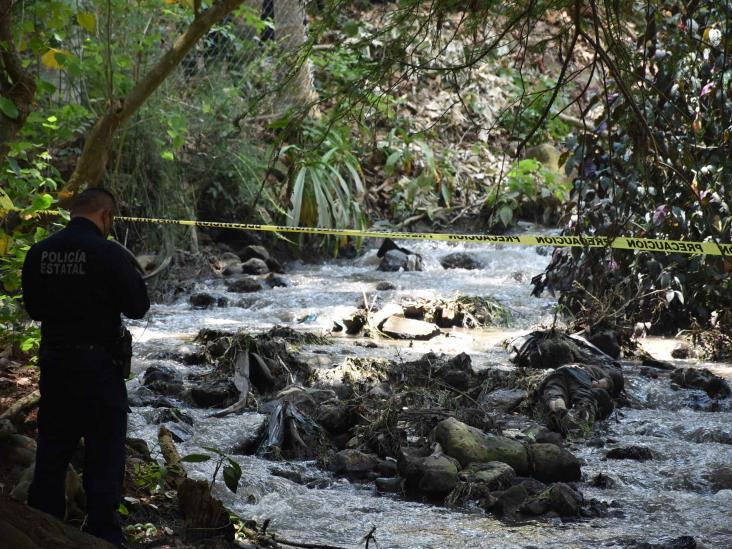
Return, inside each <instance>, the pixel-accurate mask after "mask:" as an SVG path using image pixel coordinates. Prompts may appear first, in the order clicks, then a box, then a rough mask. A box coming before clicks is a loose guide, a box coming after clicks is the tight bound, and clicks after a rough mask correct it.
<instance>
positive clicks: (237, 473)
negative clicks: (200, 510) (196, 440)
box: [181, 446, 242, 494]
mask: <svg viewBox="0 0 732 549" xmlns="http://www.w3.org/2000/svg"><path fill="white" fill-rule="evenodd" d="M203 449H204V450H208V451H209V452H212V453H213V454H215V455H216V456H217V458H216V467H215V468H214V472H213V475H212V476H211V486H210V487H211V489H213V485H214V483H215V482H216V477H217V476H218V474H219V470H221V467H222V465H223V470H222V473H221V474H222V477H223V479H224V484H226V487H227V488H228V489H229V490H231V491H232V492H233V493H234V494H236V491H237V489H238V488H239V480H241V473H242V471H241V466H240V465H239V464H238V463H237V462H236V461H234V460H233V459H232V458H230V457H229V456H227V455H226V454H225V453H224V452H222V451H221V450H219V449H217V448H211V447H208V446H204V448H203ZM210 459H211V456H209V455H208V454H188V455H187V456H184V457H182V458H181V461H183V462H184V463H203V462H204V461H209V460H210Z"/></svg>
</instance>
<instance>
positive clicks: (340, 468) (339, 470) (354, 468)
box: [330, 450, 381, 479]
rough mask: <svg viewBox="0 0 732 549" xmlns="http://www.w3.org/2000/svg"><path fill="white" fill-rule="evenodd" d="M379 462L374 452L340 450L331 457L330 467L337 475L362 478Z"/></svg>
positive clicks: (374, 469)
mask: <svg viewBox="0 0 732 549" xmlns="http://www.w3.org/2000/svg"><path fill="white" fill-rule="evenodd" d="M380 462H381V460H380V459H379V457H378V456H376V455H374V454H366V453H364V452H361V451H359V450H341V451H340V452H338V453H337V454H336V455H335V456H334V457H333V461H332V462H331V466H330V469H331V471H333V472H334V473H336V474H339V475H347V476H348V477H350V478H353V479H362V478H366V477H367V476H369V474H370V473H374V472H375V471H376V470H377V468H378V467H379V465H380Z"/></svg>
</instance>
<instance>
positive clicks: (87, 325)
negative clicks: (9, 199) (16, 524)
mask: <svg viewBox="0 0 732 549" xmlns="http://www.w3.org/2000/svg"><path fill="white" fill-rule="evenodd" d="M115 210H116V204H115V199H114V197H113V196H112V195H111V194H110V193H109V192H107V191H105V190H102V189H96V188H94V189H88V190H86V191H84V192H82V193H81V194H79V196H78V197H77V198H76V201H75V202H74V204H73V206H72V208H71V221H70V222H69V224H68V226H67V227H66V228H65V229H63V230H61V231H59V232H58V233H56V234H54V235H52V236H50V237H49V238H46V239H45V240H43V241H42V242H39V243H37V244H35V245H34V246H33V247H31V249H30V250H29V251H28V255H27V256H26V259H25V263H24V265H23V300H24V302H25V308H26V310H27V311H28V314H29V315H30V316H31V318H33V319H34V320H39V321H41V348H40V352H39V365H40V368H41V377H40V391H41V401H40V406H39V411H38V447H37V451H36V465H35V476H34V478H33V483H32V484H31V486H30V489H29V492H28V503H29V505H31V506H33V507H36V508H38V509H41V510H42V511H46V512H47V513H50V514H52V515H55V516H57V517H59V518H61V519H63V517H64V511H65V507H66V504H65V493H64V483H65V478H66V470H67V468H68V464H69V461H70V459H71V456H72V454H73V452H74V451H75V449H76V447H77V445H78V443H79V439H80V438H81V437H83V438H84V448H85V455H84V470H83V478H84V490H85V492H86V497H87V509H88V517H87V531H88V532H89V533H91V534H93V535H95V536H98V537H100V538H104V539H106V540H108V541H110V542H111V543H113V544H116V545H121V544H122V530H121V526H120V520H119V516H118V514H117V509H118V507H119V504H120V501H121V497H122V481H123V477H124V465H125V457H124V453H125V439H126V432H127V391H126V388H125V384H124V380H123V376H122V372H121V371H120V369H119V365H118V364H117V363H115V360H114V359H115V346H116V345H117V341H118V338H119V334H120V330H121V328H122V324H121V319H120V313H122V314H124V315H125V316H126V317H128V318H142V317H143V316H144V315H145V313H146V312H147V310H148V309H149V307H150V301H149V299H148V295H147V289H146V287H145V283H144V281H143V279H142V277H141V275H140V274H139V273H138V271H137V269H136V268H135V265H134V262H133V259H132V258H131V257H130V256H129V255H128V254H127V252H126V251H125V250H124V249H123V248H122V247H121V246H119V245H117V244H115V243H114V242H111V241H108V240H107V239H106V237H107V236H108V235H109V233H110V231H111V229H112V222H113V219H114V212H115Z"/></svg>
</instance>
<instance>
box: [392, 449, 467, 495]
mask: <svg viewBox="0 0 732 549" xmlns="http://www.w3.org/2000/svg"><path fill="white" fill-rule="evenodd" d="M398 468H399V474H400V475H401V476H402V477H404V479H405V486H406V488H407V489H408V490H409V491H412V492H416V493H420V494H423V495H426V496H430V497H438V498H440V497H445V496H446V495H447V494H449V493H450V492H452V491H453V489H454V488H455V486H457V482H458V467H457V464H456V463H455V460H453V459H450V458H449V457H448V456H446V455H444V454H442V453H441V452H439V451H437V452H435V453H433V454H431V455H428V456H424V455H422V453H421V452H420V451H419V450H416V449H412V448H402V449H401V450H400V452H399V460H398Z"/></svg>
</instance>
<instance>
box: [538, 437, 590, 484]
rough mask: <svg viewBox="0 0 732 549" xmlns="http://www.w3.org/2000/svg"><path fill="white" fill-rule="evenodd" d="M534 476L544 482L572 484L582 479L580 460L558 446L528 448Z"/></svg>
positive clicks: (540, 445) (547, 444)
mask: <svg viewBox="0 0 732 549" xmlns="http://www.w3.org/2000/svg"><path fill="white" fill-rule="evenodd" d="M528 452H529V460H530V461H531V468H532V472H531V474H532V476H533V477H534V478H537V479H539V480H541V481H542V482H572V481H576V480H581V479H582V470H581V466H580V462H579V460H578V459H577V458H576V457H575V456H574V455H573V454H572V453H571V452H570V451H569V450H565V449H564V448H560V447H559V446H557V445H556V444H549V443H537V444H529V446H528Z"/></svg>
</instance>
